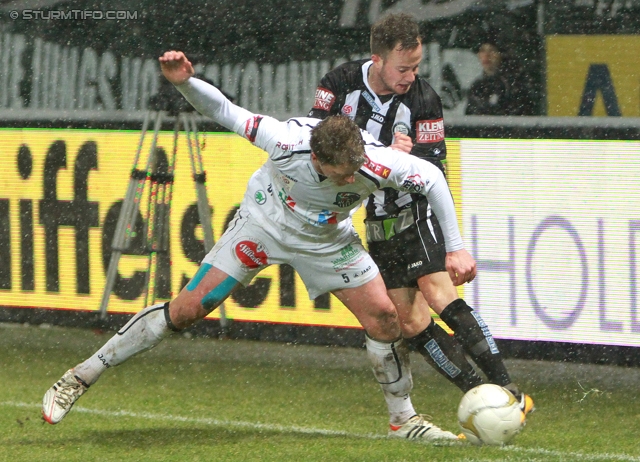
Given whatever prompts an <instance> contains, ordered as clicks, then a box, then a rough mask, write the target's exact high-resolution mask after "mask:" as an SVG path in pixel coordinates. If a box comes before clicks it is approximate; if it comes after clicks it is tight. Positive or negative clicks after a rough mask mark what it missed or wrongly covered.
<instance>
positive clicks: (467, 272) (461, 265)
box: [445, 249, 476, 286]
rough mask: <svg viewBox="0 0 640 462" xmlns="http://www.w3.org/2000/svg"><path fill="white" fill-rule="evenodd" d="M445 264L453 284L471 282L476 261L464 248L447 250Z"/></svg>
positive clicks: (474, 274) (458, 284)
mask: <svg viewBox="0 0 640 462" xmlns="http://www.w3.org/2000/svg"><path fill="white" fill-rule="evenodd" d="M445 266H446V268H447V272H448V273H449V277H451V281H453V285H455V286H460V285H462V284H464V283H465V282H471V281H473V280H474V279H475V277H476V261H475V260H474V259H473V257H472V256H471V254H469V252H467V251H466V250H464V249H462V250H456V251H455V252H447V257H446V260H445Z"/></svg>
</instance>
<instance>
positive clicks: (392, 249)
mask: <svg viewBox="0 0 640 462" xmlns="http://www.w3.org/2000/svg"><path fill="white" fill-rule="evenodd" d="M418 202H419V204H415V203H414V204H413V205H412V211H413V216H414V219H415V218H416V217H419V218H418V220H417V221H416V222H415V223H413V224H412V225H411V226H409V227H408V228H407V229H405V230H404V231H402V232H400V233H399V234H396V235H395V236H393V237H391V238H390V239H389V240H386V241H377V242H369V243H368V246H369V253H370V254H371V257H372V258H373V260H374V261H375V262H376V264H377V265H378V267H379V268H380V274H381V275H382V279H383V280H384V283H385V285H386V286H387V289H399V288H403V287H418V281H417V280H418V278H420V277H422V276H424V275H426V274H433V273H437V272H440V271H446V267H445V257H446V255H447V252H446V249H445V245H444V236H443V234H442V229H441V228H440V224H439V223H438V220H437V218H436V216H435V215H433V214H431V216H430V217H429V218H427V213H426V202H427V201H426V200H420V201H418Z"/></svg>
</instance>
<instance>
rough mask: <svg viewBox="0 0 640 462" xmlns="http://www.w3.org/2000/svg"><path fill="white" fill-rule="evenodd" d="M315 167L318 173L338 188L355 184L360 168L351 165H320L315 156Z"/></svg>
mask: <svg viewBox="0 0 640 462" xmlns="http://www.w3.org/2000/svg"><path fill="white" fill-rule="evenodd" d="M312 159H313V161H314V162H313V166H314V168H315V169H316V171H317V172H318V173H319V174H321V175H324V176H326V177H327V178H329V180H331V181H332V182H333V183H334V184H335V185H336V186H344V185H347V184H352V183H355V181H356V176H355V174H356V172H357V171H358V168H359V167H356V166H353V165H351V164H341V165H330V164H323V163H320V161H319V160H318V158H317V157H315V155H314V156H313V157H312Z"/></svg>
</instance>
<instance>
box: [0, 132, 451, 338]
mask: <svg viewBox="0 0 640 462" xmlns="http://www.w3.org/2000/svg"><path fill="white" fill-rule="evenodd" d="M1 133H2V140H1V141H0V148H1V150H0V155H1V156H2V166H3V175H2V176H1V177H0V259H1V260H2V264H1V265H0V267H1V268H2V269H0V306H5V307H12V308H45V309H60V310H83V311H96V310H98V309H99V307H100V302H101V298H102V293H103V288H104V286H105V282H106V270H107V267H108V263H109V256H110V253H111V244H112V239H113V234H114V232H115V225H116V222H117V218H118V215H119V210H120V208H121V202H122V200H123V198H124V197H125V193H126V190H127V187H128V185H129V181H130V176H131V169H132V167H133V160H134V157H135V153H136V150H137V147H138V143H139V139H140V134H139V132H136V131H107V130H39V129H4V130H2V132H1ZM150 144H151V140H150V136H148V137H147V139H146V140H145V142H144V144H143V148H142V155H141V160H140V162H139V163H138V167H139V168H144V167H145V163H146V159H147V157H148V152H149V149H150ZM458 144H459V143H458V142H455V141H453V142H449V149H450V152H451V155H450V159H449V169H450V170H451V171H452V173H454V172H458V173H457V175H458V178H459V171H460V169H459V146H458ZM201 147H202V154H203V159H204V169H205V170H206V172H207V194H208V200H209V204H210V205H211V207H212V211H213V213H212V226H213V231H214V239H217V238H218V237H220V235H221V234H222V233H223V230H224V228H225V225H226V223H227V222H228V220H229V219H230V217H231V216H232V214H233V213H234V211H235V207H236V206H237V205H238V204H239V203H240V201H241V200H242V197H243V194H244V190H245V187H246V184H247V181H248V179H249V177H250V176H251V174H252V173H253V172H254V171H255V170H257V169H258V167H259V166H260V165H262V164H263V163H264V161H265V160H266V158H267V156H266V154H265V153H264V152H263V151H261V150H259V149H257V148H255V147H254V146H252V145H251V144H250V143H249V142H248V141H246V140H244V139H242V138H240V137H239V136H237V135H235V134H229V133H204V134H201ZM158 149H159V150H161V151H162V152H163V153H164V154H166V156H167V157H169V158H170V157H171V155H172V152H173V134H172V133H167V132H162V133H161V134H160V136H159V139H158ZM177 152H178V154H177V160H176V168H175V183H174V188H173V197H172V201H171V209H170V213H171V215H170V226H169V230H170V250H169V252H168V254H167V255H166V256H164V257H163V258H160V257H159V258H158V260H159V261H160V263H159V266H163V271H165V272H166V274H164V277H163V278H161V280H162V284H164V286H166V287H165V290H160V289H158V288H157V287H156V295H157V296H158V298H159V299H160V300H164V299H170V298H171V297H172V296H174V295H175V294H177V293H178V291H179V290H180V288H181V287H183V286H184V284H186V282H187V281H188V280H189V278H190V277H191V276H192V275H193V274H195V272H196V270H197V268H198V266H199V261H200V258H202V254H201V253H202V249H203V247H202V243H201V240H202V230H201V227H200V226H199V222H198V221H197V214H194V213H193V211H194V210H195V206H196V193H195V183H194V181H193V179H192V176H191V175H192V171H191V165H190V159H189V156H188V154H187V152H188V151H187V145H186V141H185V139H184V136H181V137H180V140H179V144H178V151H177ZM454 176H455V174H454ZM456 186H457V190H456ZM452 187H453V188H454V195H455V197H456V201H457V203H458V204H460V200H459V198H460V194H459V180H458V181H457V182H456V181H454V182H453V185H452ZM149 190H150V188H149V186H148V185H147V187H146V191H149ZM147 194H148V192H146V193H145V195H144V196H143V197H142V200H141V201H140V226H141V227H140V229H136V231H137V234H138V235H137V237H136V238H135V239H134V240H133V242H132V245H131V249H130V250H128V251H125V252H124V253H123V256H122V257H121V259H120V264H119V266H118V279H117V282H116V289H115V290H114V292H113V293H112V294H111V297H110V300H109V305H108V309H109V312H112V313H134V312H137V311H139V310H140V309H141V308H143V306H144V303H145V289H146V282H145V275H146V272H147V271H148V266H149V258H148V256H147V255H145V252H144V246H145V244H144V239H143V238H142V236H143V235H144V229H143V228H142V222H143V221H144V220H143V217H145V216H146V215H147V209H148V204H147V202H148V196H147ZM362 219H363V212H362V210H360V211H359V212H358V213H357V215H356V217H355V220H354V221H355V224H356V228H357V229H358V231H359V232H360V234H361V236H364V227H363V225H362ZM194 249H196V250H194ZM163 262H164V263H163ZM158 271H161V270H158ZM285 286H286V287H285ZM317 305H318V304H317V303H314V301H312V300H309V298H308V295H307V292H306V289H305V288H304V285H303V283H302V281H301V280H300V279H299V278H298V276H297V275H296V274H295V273H293V272H290V271H289V272H287V271H283V270H282V269H281V268H280V267H278V266H272V267H269V268H267V269H265V270H264V271H262V272H261V273H260V274H259V276H258V277H257V278H256V279H255V280H254V281H253V282H252V284H251V286H249V287H248V288H245V289H240V290H239V291H237V293H235V294H234V295H232V297H230V298H229V299H228V300H227V302H226V303H225V308H226V313H227V316H228V317H229V318H230V319H235V320H242V321H254V322H275V323H291V324H301V325H315V326H336V327H359V324H358V322H357V321H356V319H355V318H354V316H353V315H352V314H351V313H350V312H349V311H348V310H347V309H346V308H345V307H344V306H343V305H342V304H341V303H340V302H339V301H338V300H337V299H336V298H334V297H331V298H330V299H329V300H328V301H325V302H324V303H323V304H320V306H317ZM211 317H212V318H216V317H217V311H214V313H212V315H211Z"/></svg>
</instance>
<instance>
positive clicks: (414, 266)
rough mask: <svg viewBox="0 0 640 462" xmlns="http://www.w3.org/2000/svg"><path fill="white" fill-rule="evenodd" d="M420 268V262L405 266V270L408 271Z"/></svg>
mask: <svg viewBox="0 0 640 462" xmlns="http://www.w3.org/2000/svg"><path fill="white" fill-rule="evenodd" d="M421 266H422V260H420V261H414V262H413V263H409V264H408V265H407V269H408V270H410V269H413V268H420V267H421Z"/></svg>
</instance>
